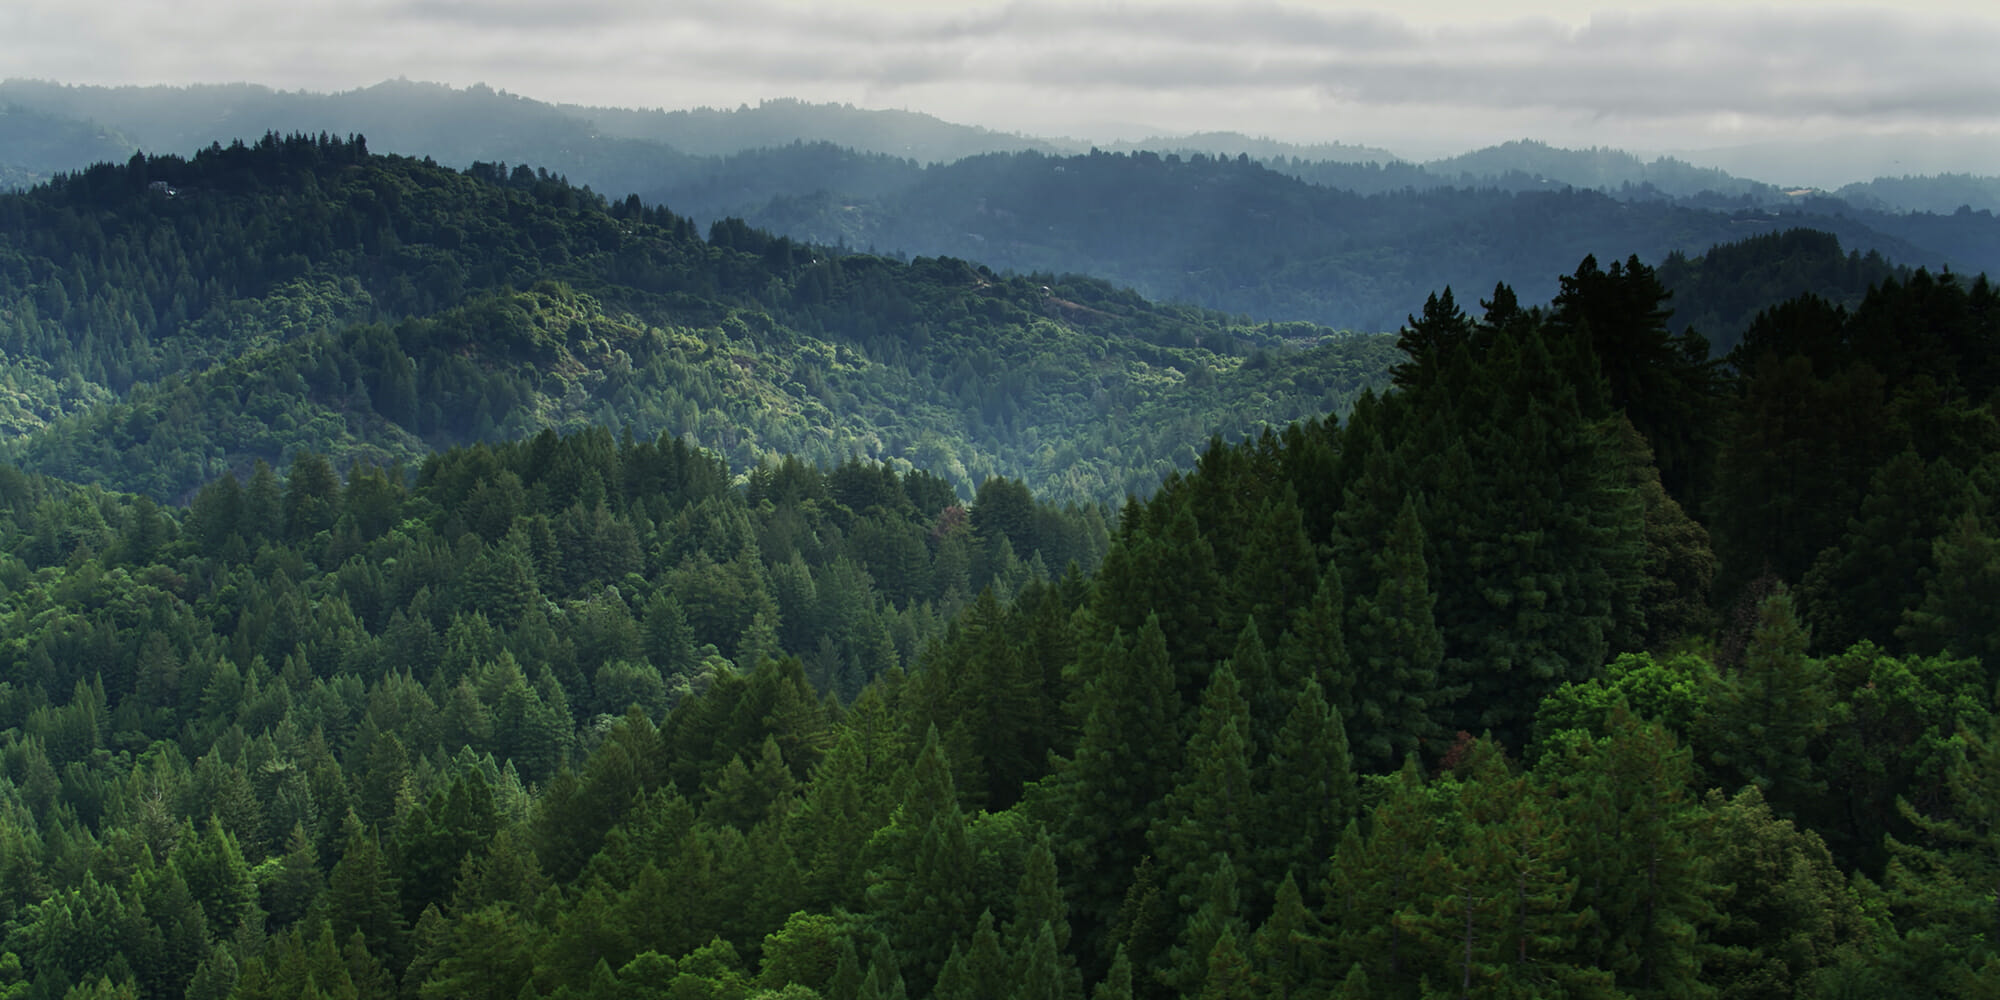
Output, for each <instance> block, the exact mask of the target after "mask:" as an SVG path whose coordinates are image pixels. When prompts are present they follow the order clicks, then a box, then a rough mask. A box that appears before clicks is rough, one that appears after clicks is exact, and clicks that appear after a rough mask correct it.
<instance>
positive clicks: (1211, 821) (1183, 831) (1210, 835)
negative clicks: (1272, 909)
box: [1147, 662, 1264, 958]
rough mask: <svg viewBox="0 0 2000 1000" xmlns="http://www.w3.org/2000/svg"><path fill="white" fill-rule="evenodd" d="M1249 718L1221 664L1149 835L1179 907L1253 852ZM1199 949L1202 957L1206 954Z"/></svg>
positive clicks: (1258, 809)
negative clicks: (1221, 867) (1231, 862)
mask: <svg viewBox="0 0 2000 1000" xmlns="http://www.w3.org/2000/svg"><path fill="white" fill-rule="evenodd" d="M1248 723H1249V706H1248V705H1246V704H1245V703H1244V700H1243V694H1242V691H1241V689H1240V688H1239V687H1238V686H1237V683H1236V673H1235V671H1234V670H1233V669H1232V668H1231V666H1230V664H1229V663H1227V662H1225V663H1223V665H1222V666H1221V667H1219V668H1217V669H1216V671H1215V674H1214V677H1213V679H1211V680H1210V681H1209V685H1208V690H1207V691H1206V692H1204V693H1203V695H1202V702H1201V710H1200V713H1199V715H1198V717H1197V718H1196V720H1195V724H1194V731H1193V732H1192V733H1191V734H1190V735H1189V737H1188V744H1187V749H1186V760H1187V763H1186V764H1184V765H1183V766H1182V768H1181V773H1180V775H1179V776H1178V778H1177V779H1176V780H1175V783H1174V789H1173V791H1171V792H1169V793H1168V794H1167V796H1166V798H1165V799H1164V800H1163V801H1162V802H1161V804H1160V813H1159V818H1158V819H1157V820H1155V821H1154V823H1153V825H1152V828H1151V829H1150V830H1149V831H1148V836H1147V840H1148V841H1149V842H1150V843H1151V844H1152V847H1153V856H1154V857H1155V858H1156V859H1157V860H1158V862H1159V864H1160V868H1161V870H1162V872H1163V873H1164V874H1165V876H1166V878H1165V880H1164V881H1165V884H1166V890H1167V895H1168V898H1169V899H1172V900H1177V901H1178V902H1179V905H1180V907H1181V908H1183V909H1186V908H1188V907H1191V906H1193V905H1196V903H1197V901H1198V899H1199V893H1200V892H1201V887H1202V886H1203V885H1204V884H1205V883H1206V882H1207V881H1208V880H1209V878H1210V873H1212V872H1213V871H1215V868H1216V866H1217V865H1218V864H1220V863H1222V862H1224V861H1225V860H1227V859H1231V858H1248V857H1250V856H1251V836H1252V835H1253V833H1254V827H1253V824H1254V823H1255V822H1256V819H1257V817H1258V816H1259V815H1262V814H1263V812H1264V810H1263V803H1262V802H1261V801H1260V800H1259V798H1258V796H1257V792H1256V790H1255V789H1254V788H1253V787H1252V784H1251V777H1250V754H1249V747H1248V745H1247V743H1248V741H1247V740H1246V739H1245V738H1244V734H1243V730H1244V729H1246V728H1248ZM1261 905H1262V900H1261V899H1259V898H1256V897H1253V899H1252V901H1251V902H1250V903H1249V904H1248V905H1247V906H1246V909H1248V910H1250V911H1252V912H1255V911H1256V910H1257V909H1259V908H1260V907H1261ZM1200 954H1201V956H1202V957H1204V958H1205V957H1206V954H1207V953H1206V952H1205V951H1203V952H1201V953H1200Z"/></svg>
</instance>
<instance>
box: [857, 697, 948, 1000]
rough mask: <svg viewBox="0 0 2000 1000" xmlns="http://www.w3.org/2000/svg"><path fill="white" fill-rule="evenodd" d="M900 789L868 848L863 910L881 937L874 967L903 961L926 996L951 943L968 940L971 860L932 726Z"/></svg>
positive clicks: (945, 767)
mask: <svg viewBox="0 0 2000 1000" xmlns="http://www.w3.org/2000/svg"><path fill="white" fill-rule="evenodd" d="M903 788H904V793H903V802H902V804H901V805H900V806H898V807H897V809H896V812H895V814H894V815H893V816H892V817H891V818H890V821H889V825H888V826H887V827H885V828H884V829H883V830H882V831H880V832H879V833H877V834H876V836H875V838H874V840H873V841H871V843H870V845H869V852H870V855H871V857H873V858H875V859H877V860H876V866H877V867H876V868H875V871H874V874H873V875H872V876H871V879H872V881H873V884H872V885H870V886H869V889H868V897H867V898H868V910H869V914H870V922H871V923H872V925H873V926H874V927H875V928H877V929H878V930H879V931H880V932H881V933H882V934H883V944H882V946H881V948H879V949H878V954H877V958H878V960H879V959H880V957H881V955H882V954H885V953H886V954H890V955H892V956H903V958H904V959H905V960H906V965H905V967H907V968H908V970H909V971H910V972H911V974H912V975H913V976H914V977H915V978H916V979H917V981H918V982H919V983H921V984H922V985H921V987H920V989H928V988H929V987H930V985H931V984H932V983H934V982H935V981H936V979H937V976H938V974H939V972H940V971H942V969H943V967H944V962H945V959H946V958H947V957H949V955H950V952H951V945H952V943H953V942H955V941H957V940H959V939H960V938H962V937H964V936H966V935H967V934H969V933H971V931H972V928H973V925H974V923H975V918H974V916H973V912H972V911H973V905H974V902H973V898H972V889H973V886H974V878H973V865H974V862H975V858H974V856H973V851H972V847H971V845H970V843H969V841H968V839H967V831H966V822H965V816H964V814H963V813H962V812H961V811H960V809H959V805H958V793H957V791H956V789H955V788H954V786H953V783H952V777H951V764H950V762H949V761H947V760H946V759H945V755H944V749H943V747H942V745H941V743H940V741H939V739H938V734H937V729H936V727H932V728H931V730H930V732H929V733H928V734H927V735H926V737H925V740H924V746H923V749H921V750H919V751H918V752H917V758H916V761H915V762H914V763H913V764H912V765H911V770H910V773H909V777H908V778H907V779H905V781H904V783H903ZM901 980H902V977H901V971H900V968H899V970H898V975H897V982H899V983H900V982H901ZM877 986H878V988H886V987H887V986H888V983H887V982H880V983H877Z"/></svg>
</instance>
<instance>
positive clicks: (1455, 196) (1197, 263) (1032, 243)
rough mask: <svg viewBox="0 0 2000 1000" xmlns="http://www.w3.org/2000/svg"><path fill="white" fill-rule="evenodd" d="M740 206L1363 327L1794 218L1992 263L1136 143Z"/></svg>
mask: <svg viewBox="0 0 2000 1000" xmlns="http://www.w3.org/2000/svg"><path fill="white" fill-rule="evenodd" d="M1359 169H1361V170H1365V171H1367V172H1370V173H1373V174H1375V175H1378V176H1383V177H1389V176H1394V175H1395V174H1396V173H1397V172H1398V171H1400V170H1402V169H1403V168H1401V167H1399V166H1398V165H1395V164H1390V165H1385V166H1379V167H1365V168H1359ZM747 218H748V219H749V220H750V221H751V222H752V223H754V224H756V225H759V226H762V227H766V228H769V229H772V230H774V231H778V232H785V233H791V234H793V235H795V236H797V237H799V238H802V239H808V240H812V241H816V242H825V243H836V242H837V243H844V244H846V245H849V246H875V247H898V248H905V249H908V250H910V251H911V252H922V253H941V254H948V255H952V256H962V257H966V258H969V259H976V260H980V261H982V262H984V263H986V264H988V265H989V266H992V267H995V268H1002V269H1010V270H1016V271H1026V272H1051V273H1061V272H1065V271H1083V272H1089V273H1095V274H1102V275H1105V276H1106V277H1109V278H1111V279H1112V280H1114V281H1118V282H1123V283H1129V284H1131V285H1132V286H1133V287H1134V288H1136V289H1138V290H1139V291H1140V292H1141V293H1143V294H1146V295H1148V296H1151V297H1154V298H1158V299H1165V300H1171V301H1181V302H1189V303H1193V304H1196V305H1200V306H1203V307H1207V308H1212V309H1219V310H1223V311H1226V312H1231V313H1241V314H1247V315H1250V316H1254V317H1302V318H1307V319H1310V320H1312V321H1314V322H1319V323H1324V324H1327V325H1330V326H1341V327H1347V328H1350V329H1362V330H1390V329H1395V328H1396V327H1397V326H1398V325H1400V324H1401V322H1402V320H1403V319H1404V318H1405V317H1406V316H1407V315H1409V303H1410V302H1411V301H1412V300H1413V299H1415V300H1421V299H1422V298H1423V296H1424V295H1426V294H1428V292H1429V291H1430V290H1433V289H1437V288H1442V287H1445V286H1451V287H1453V288H1456V289H1458V290H1460V291H1461V292H1462V293H1464V294H1465V295H1466V297H1467V298H1472V297H1474V296H1476V295H1482V294H1484V293H1485V292H1487V291H1489V290H1491V289H1492V288H1493V286H1494V285H1495V284H1497V283H1502V282H1504V283H1507V284H1509V285H1512V286H1514V287H1515V288H1517V289H1518V290H1519V291H1520V293H1521V294H1523V295H1527V296H1535V297H1546V296H1550V295H1553V294H1554V292H1555V280H1556V276H1557V275H1560V274H1562V273H1564V272H1565V270H1566V269H1567V268H1569V267H1570V266H1572V265H1573V264H1574V262H1575V261H1577V260H1579V259H1581V258H1583V257H1584V256H1586V255H1589V254H1594V253H1599V252H1602V251H1603V250H1604V248H1606V247H1624V248H1628V249H1630V250H1632V251H1635V252H1637V253H1638V255H1639V256H1640V257H1641V258H1642V259H1647V260H1662V259H1665V258H1666V257H1667V256H1668V255H1669V254H1671V253H1674V252H1677V251H1678V252H1682V253H1689V252H1698V251H1699V250H1701V249H1702V248H1705V247H1708V246H1712V245H1715V244H1721V243H1732V242H1736V241H1738V240H1741V239H1744V238H1746V237H1748V236H1751V235H1757V234H1763V233H1770V232H1778V231H1782V230H1785V229H1790V228H1797V227H1807V228H1813V229H1817V230H1822V231H1825V232H1829V233H1832V234H1834V235H1835V236H1836V237H1837V238H1838V239H1839V241H1840V243H1841V244H1842V245H1843V246H1846V247H1849V248H1850V249H1853V250H1857V251H1860V252H1862V253H1869V252H1875V253H1879V254H1881V255H1882V256H1884V257H1886V258H1888V259H1890V260H1893V261H1896V262H1898V263H1901V264H1906V265H1911V266H1919V265H1929V266H1931V267H1933V268H1935V267H1939V266H1945V265H1949V266H1951V267H1953V268H1955V269H1958V270H1963V271H1968V272H1970V271H1980V270H2000V243H1996V242H1995V241H1996V239H2000V224H1996V223H1995V221H1994V219H1993V218H1992V217H1991V216H1990V215H1986V216H1979V215H1969V216H1963V217H1961V216H1957V215H1952V216H1897V215H1889V214H1883V213H1864V212H1859V211H1857V210H1855V209H1853V208H1852V207H1851V206H1848V205H1846V204H1845V203H1842V202H1835V201H1831V200H1819V201H1815V200H1811V199H1801V200H1797V201H1793V202H1788V203H1787V204H1786V206H1785V207H1784V208H1782V209H1780V208H1763V207H1757V206H1756V205H1755V204H1754V203H1751V204H1747V205H1745V206H1744V207H1738V208H1735V209H1732V210H1728V211H1719V210H1716V209H1714V208H1710V207H1699V206H1696V205H1686V204H1680V203H1677V202H1675V201H1673V200H1668V199H1664V198H1654V199H1648V200H1626V199H1620V198H1616V197H1612V196H1611V195H1608V194H1604V193H1601V192H1597V191H1592V190H1586V189H1578V188H1567V187H1565V188H1562V189H1559V190H1554V191H1532V192H1514V191H1509V190H1504V189H1500V188H1497V187H1484V188H1463V187H1448V188H1437V189H1418V188H1415V187H1411V186H1404V187H1401V188H1400V189H1397V190H1392V191H1387V192H1384V193H1379V194H1373V195H1365V196H1364V195H1361V194H1357V193H1353V192H1351V191H1342V190H1336V189H1333V188H1329V187H1324V186H1320V185H1315V184H1310V183H1307V182H1305V181H1303V180H1300V179H1298V178H1296V177H1290V176H1286V175H1285V174H1284V173H1282V172H1280V170H1278V169H1274V168H1273V167H1267V166H1265V165H1263V164H1259V163H1256V162H1252V161H1244V160H1236V159H1221V158H1211V157H1207V156H1202V155H1195V156H1190V157H1187V158H1185V159H1184V158H1182V157H1180V156H1177V155H1173V154H1168V155H1165V156H1162V155H1159V154H1154V153H1145V152H1141V153H1132V154H1108V153H1101V152H1100V153H1098V154H1093V155H1086V156H1070V157H1059V156H1047V155H1043V154H1038V153H1014V154H995V155H991V156H984V157H975V158H972V159H968V160H962V161H959V162H958V163H954V164H949V165H941V166H933V167H929V168H926V169H925V170H924V171H923V174H922V177H921V179H920V180H919V181H918V182H917V183H915V184H913V185H911V186H910V187H908V188H907V189H904V190H902V191H897V192H891V193H889V194H886V195H883V196H881V197H878V198H872V199H869V198H843V197H840V196H838V195H835V194H831V193H824V194H816V195H811V196H804V197H781V198H775V199H773V200H772V202H771V203H770V204H769V205H767V206H765V207H764V208H762V209H761V210H759V211H756V212H753V213H751V214H749V215H748V216H747Z"/></svg>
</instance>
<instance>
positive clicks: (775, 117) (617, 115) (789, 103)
mask: <svg viewBox="0 0 2000 1000" xmlns="http://www.w3.org/2000/svg"><path fill="white" fill-rule="evenodd" d="M562 109H563V110H564V111H566V112H568V113H570V114H572V115H574V116H576V117H578V118H581V119H584V120H588V121H590V122H593V123H595V124H596V126H597V127H598V129H599V130H600V131H601V132H602V133H603V134H605V135H608V136H615V137H619V138H626V139H643V140H646V141H648V142H658V143H664V144H666V145H668V146H672V147H673V148H675V149H678V150H680V151H682V152H684V153H690V154H693V155H696V156H725V155H728V154H730V153H738V152H742V151H744V150H750V149H761V148H765V147H772V146H788V145H791V144H792V143H794V142H806V143H831V144H833V145H835V146H844V147H847V148H851V149H855V150H859V151H861V152H864V153H880V154H883V155H887V156H893V157H898V158H903V159H911V160H916V161H918V162H920V163H949V162H951V161H953V160H962V159H964V158H966V157H968V156H978V155H980V154H982V153H995V152H1007V151H1013V150H1021V149H1034V150H1042V151H1045V152H1048V151H1055V150H1059V149H1062V150H1069V151H1073V147H1074V146H1075V145H1076V144H1075V143H1059V142H1055V141H1052V140H1047V139H1037V138H1031V137H1029V136H1023V135H1016V134H1013V133H1007V132H995V131H992V130H990V129H983V128H979V127H977V126H972V125H958V124H954V123H952V122H947V121H945V120H943V119H941V118H937V117H935V116H933V115H927V114H922V113H920V112H915V111H894V110H874V109H868V108H857V107H855V106H854V105H852V104H817V103H813V102H810V101H800V100H792V99H781V100H768V101H762V102H759V103H758V104H757V105H756V106H755V107H751V106H750V105H747V104H746V105H743V106H741V107H738V108H736V109H734V110H728V109H721V108H695V109H692V110H686V111H667V110H664V109H653V110H632V109H626V108H599V107H585V106H580V105H564V106H562Z"/></svg>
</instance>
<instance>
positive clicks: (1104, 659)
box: [1055, 618, 1181, 962]
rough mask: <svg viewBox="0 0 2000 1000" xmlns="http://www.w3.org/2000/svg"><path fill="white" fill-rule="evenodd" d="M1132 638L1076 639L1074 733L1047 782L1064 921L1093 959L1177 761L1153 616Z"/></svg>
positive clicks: (1104, 945) (1106, 943) (1108, 944)
mask: <svg viewBox="0 0 2000 1000" xmlns="http://www.w3.org/2000/svg"><path fill="white" fill-rule="evenodd" d="M1137 638H1138V641H1137V642H1136V644H1134V645H1132V646H1128V645H1127V644H1126V641H1125V639H1124V637H1123V636H1122V635H1121V634H1118V633H1113V635H1112V637H1111V638H1110V639H1109V640H1108V641H1103V642H1099V643H1092V642H1090V641H1088V640H1086V642H1085V643H1084V646H1083V649H1082V651H1081V656H1082V658H1083V660H1082V663H1081V665H1080V673H1081V675H1082V680H1083V685H1084V686H1083V691H1082V693H1081V694H1080V696H1079V714H1081V715H1082V717H1083V720H1084V721H1083V731H1082V733H1081V735H1080V736H1079V737H1078V740H1077V748H1076V753H1075V754H1073V755H1072V756H1071V757H1069V758H1068V759H1067V760H1065V761H1063V762H1062V763H1061V764H1060V765H1059V766H1058V768H1057V776H1056V779H1055V780H1056V782H1057V786H1056V787H1057V790H1058V794H1059V796H1060V798H1059V801H1060V803H1061V807H1060V808H1061V813H1060V814H1061V815H1062V816H1063V817H1064V828H1063V831H1062V833H1061V836H1060V838H1059V840H1058V843H1059V845H1060V848H1061V851H1062V855H1063V858H1064V860H1065V861H1066V862H1067V864H1068V868H1069V870H1070V871H1071V872H1074V873H1075V881H1074V883H1073V889H1074V891H1075V893H1076V896H1075V909H1074V911H1073V913H1072V918H1073V920H1074V921H1075V923H1076V926H1077V929H1078V931H1079V936H1080V937H1081V939H1082V946H1083V949H1084V954H1086V955H1093V956H1096V960H1097V961H1098V962H1103V961H1105V958H1104V956H1106V955H1109V954H1110V953H1111V952H1113V951H1114V950H1115V949H1116V947H1117V942H1116V941H1113V940H1111V937H1110V933H1111V927H1112V924H1113V920H1114V917H1115V916H1116V914H1117V912H1118V910H1119V907H1120V904H1121V901H1122V900H1123V899H1124V898H1125V895H1126V891H1127V889H1129V888H1130V887H1131V885H1132V879H1133V874H1134V871H1135V870H1136V869H1137V867H1138V865H1139V861H1140V859H1141V858H1143V857H1144V856H1145V855H1146V853H1147V851H1146V831H1147V829H1148V827H1149V826H1150V825H1151V823H1152V820H1153V818H1154V816H1155V815H1156V814H1157V810H1158V806H1157V805H1156V803H1158V801H1159V800H1160V799H1161V798H1162V797H1163V796H1165V795H1166V794H1167V792H1169V791H1170V790H1171V789H1172V788H1173V780H1174V773H1175V771H1176V770H1177V769H1178V767H1179V764H1180V759H1181V757H1180V744H1179V736H1178V731H1179V728H1180V727H1179V725H1178V716H1179V712H1180V698H1179V695H1178V694H1177V693H1176V692H1175V689H1174V679H1173V670H1172V667H1171V665H1170V664H1169V663H1168V661H1167V654H1166V638H1165V636H1164V634H1163V633H1162V632H1161V630H1160V625H1159V621H1158V620H1157V619H1154V618H1149V619H1147V622H1146V625H1145V627H1144V628H1143V629H1142V630H1141V631H1140V633H1139V635H1138V637H1137Z"/></svg>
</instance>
